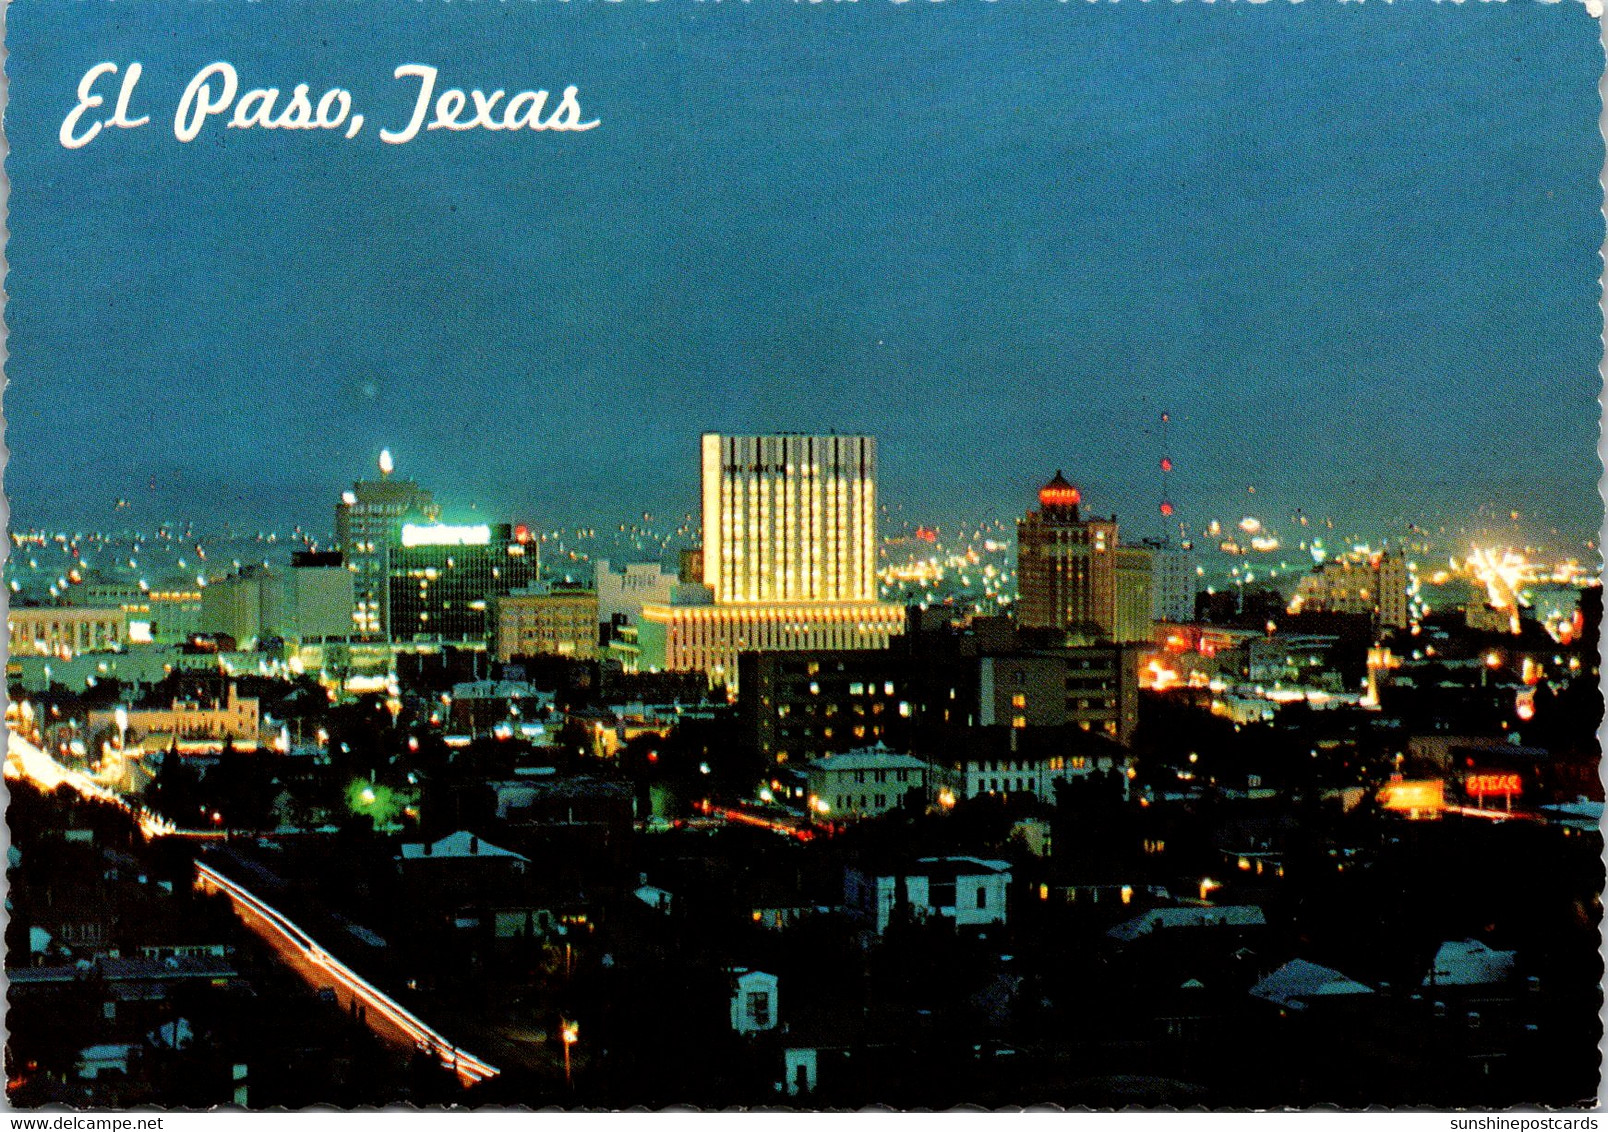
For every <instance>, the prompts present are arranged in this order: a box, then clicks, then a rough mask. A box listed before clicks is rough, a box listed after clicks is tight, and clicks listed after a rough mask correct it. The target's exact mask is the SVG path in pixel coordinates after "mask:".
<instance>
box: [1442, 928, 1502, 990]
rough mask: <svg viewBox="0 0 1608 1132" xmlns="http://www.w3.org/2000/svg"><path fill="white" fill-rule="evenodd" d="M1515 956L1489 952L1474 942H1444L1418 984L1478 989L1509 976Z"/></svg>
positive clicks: (1466, 940)
mask: <svg viewBox="0 0 1608 1132" xmlns="http://www.w3.org/2000/svg"><path fill="white" fill-rule="evenodd" d="M1516 954H1517V953H1516V952H1512V951H1493V950H1491V949H1490V948H1489V947H1487V946H1485V944H1483V943H1481V942H1480V941H1479V940H1477V939H1460V940H1447V941H1446V942H1445V943H1443V944H1441V946H1440V950H1439V951H1437V952H1436V953H1435V962H1434V963H1433V964H1432V965H1431V966H1430V969H1429V974H1427V975H1425V976H1424V981H1423V983H1422V984H1421V985H1423V986H1426V987H1428V986H1439V987H1482V986H1489V985H1490V984H1492V983H1500V982H1503V981H1505V980H1507V979H1509V978H1511V977H1512V975H1513V960H1514V957H1515V955H1516Z"/></svg>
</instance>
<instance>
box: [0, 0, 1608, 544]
mask: <svg viewBox="0 0 1608 1132" xmlns="http://www.w3.org/2000/svg"><path fill="white" fill-rule="evenodd" d="M8 24H9V28H8V33H9V50H10V58H9V61H8V64H7V66H8V70H9V73H10V76H11V82H12V85H11V104H10V110H9V114H8V118H7V130H8V132H9V135H10V140H11V146H12V154H11V158H10V162H9V166H8V171H9V173H10V176H11V180H12V189H11V194H12V195H11V205H10V208H11V212H10V229H11V237H10V244H9V250H8V254H9V259H10V265H11V267H10V275H9V277H8V280H7V287H8V289H9V292H10V305H9V307H8V309H7V319H8V322H9V325H10V332H11V338H10V343H9V348H10V351H11V358H10V362H9V365H8V375H9V379H10V385H9V388H8V390H7V393H6V402H5V410H6V417H7V424H8V428H7V436H6V439H7V442H8V444H9V447H10V449H11V451H12V454H11V462H10V464H9V466H8V468H7V475H6V490H7V492H8V494H9V497H10V500H11V506H12V516H13V524H14V525H15V526H19V527H28V526H32V525H51V524H61V525H66V526H69V527H79V528H90V527H97V526H99V527H103V528H107V527H112V526H120V525H128V524H129V523H131V522H136V521H137V522H149V521H152V520H157V519H163V518H189V519H193V520H194V521H196V522H197V523H198V524H199V525H203V526H213V525H217V524H221V523H224V522H232V523H245V524H251V523H260V524H265V525H266V524H290V523H296V522H300V523H304V524H306V525H307V526H309V527H310V528H311V529H313V530H315V531H325V530H327V529H328V526H329V523H330V511H331V505H332V504H333V502H334V500H335V498H336V497H337V495H338V493H339V491H340V490H341V488H342V487H343V486H345V485H346V484H348V483H349V482H350V481H351V480H352V479H354V478H356V477H357V476H358V475H359V474H360V473H362V472H364V471H365V469H368V468H370V467H372V461H373V459H374V457H375V456H376V455H377V453H378V451H379V449H380V448H381V447H382V446H389V447H390V448H391V449H392V451H393V452H394V453H395V455H396V458H397V461H398V464H399V468H400V470H401V471H402V472H403V473H406V474H410V475H412V476H415V477H417V478H419V479H420V480H422V481H424V482H425V483H427V484H428V485H429V486H432V487H434V488H435V489H436V491H437V494H438V496H440V497H443V498H445V499H447V500H448V501H452V502H457V503H460V504H467V503H471V502H473V503H478V504H479V505H480V506H481V508H482V509H483V510H485V511H488V512H495V513H502V514H504V515H507V516H508V517H511V518H520V519H525V520H528V521H532V522H537V523H542V524H549V525H556V524H559V523H579V522H597V523H600V524H603V523H612V522H615V521H618V520H621V519H629V518H631V517H632V516H633V515H634V514H637V513H640V512H642V511H645V510H646V511H654V512H657V513H660V514H667V513H675V514H680V513H683V512H687V511H692V510H694V508H695V503H696V500H695V494H696V488H697V434H698V433H699V432H700V431H702V430H706V429H712V430H722V431H738V432H747V431H780V430H793V431H828V430H837V431H851V432H852V431H864V432H869V433H872V434H874V435H876V436H877V437H878V438H879V441H880V445H881V459H882V471H881V482H882V497H883V501H884V502H885V503H888V504H890V505H892V504H900V505H902V506H903V507H904V508H905V513H906V514H914V515H925V514H932V515H934V516H942V517H950V516H955V515H967V516H983V515H986V516H988V517H1001V518H1003V517H1007V516H1009V515H1012V514H1016V513H1018V512H1019V511H1020V509H1021V508H1022V507H1023V506H1024V505H1025V504H1026V503H1027V501H1028V500H1029V499H1030V497H1031V492H1032V490H1033V489H1034V488H1035V487H1036V486H1037V485H1038V484H1039V483H1040V482H1042V480H1044V479H1045V478H1047V477H1048V476H1049V475H1050V473H1052V472H1053V471H1054V470H1055V469H1056V468H1057V467H1063V468H1065V469H1066V471H1067V474H1068V475H1069V476H1071V477H1072V478H1074V479H1076V480H1077V481H1078V482H1079V483H1080V484H1081V485H1082V486H1083V488H1084V494H1085V498H1086V500H1088V502H1089V503H1090V504H1091V505H1092V506H1093V508H1094V509H1095V510H1098V511H1110V510H1112V509H1115V510H1117V511H1118V512H1119V514H1121V515H1122V516H1123V517H1124V519H1125V523H1126V524H1127V525H1126V526H1125V529H1134V530H1135V532H1136V533H1149V531H1150V530H1151V529H1154V530H1155V531H1156V532H1159V530H1160V528H1161V520H1160V519H1159V517H1158V516H1157V515H1156V502H1157V499H1158V498H1159V492H1160V488H1159V486H1158V479H1159V473H1158V471H1157V460H1158V458H1159V456H1160V455H1161V448H1160V440H1159V437H1158V436H1157V435H1156V428H1155V422H1156V420H1157V419H1158V417H1159V414H1160V413H1161V412H1162V411H1163V410H1168V411H1170V412H1171V414H1172V419H1173V423H1172V426H1171V448H1172V452H1171V454H1172V456H1173V458H1174V460H1175V461H1176V463H1177V470H1176V471H1175V472H1174V473H1173V486H1172V488H1171V494H1172V496H1173V498H1174V500H1175V502H1177V503H1178V505H1179V508H1180V513H1181V514H1182V515H1185V516H1194V517H1196V518H1198V519H1199V520H1200V521H1202V522H1203V521H1204V520H1205V518H1207V517H1210V516H1220V517H1222V518H1224V519H1225V520H1230V519H1233V518H1237V516H1238V515H1239V514H1268V515H1272V514H1276V513H1278V512H1279V511H1280V509H1284V513H1285V514H1287V513H1288V510H1289V509H1292V508H1295V507H1303V508H1305V509H1306V511H1307V512H1308V513H1311V514H1325V513H1334V514H1337V515H1342V516H1348V517H1353V518H1359V517H1360V518H1362V519H1376V520H1377V526H1378V527H1379V528H1380V530H1381V533H1390V532H1391V531H1394V530H1396V529H1397V525H1399V524H1400V523H1403V522H1405V521H1406V519H1407V518H1418V519H1420V520H1421V521H1427V522H1430V523H1435V522H1452V523H1463V522H1465V521H1468V520H1470V519H1471V518H1472V517H1473V514H1474V511H1475V508H1476V507H1478V506H1480V505H1481V504H1484V505H1485V506H1486V507H1487V508H1488V509H1495V510H1498V511H1500V512H1501V513H1502V514H1504V515H1505V514H1506V512H1507V511H1508V509H1509V508H1514V509H1520V510H1521V511H1523V512H1524V514H1525V518H1526V520H1529V521H1532V522H1534V523H1536V524H1537V525H1538V527H1539V528H1545V527H1546V526H1547V525H1549V524H1550V525H1559V526H1561V527H1562V528H1563V529H1564V533H1565V534H1566V535H1568V536H1570V537H1581V538H1583V537H1590V536H1592V535H1594V534H1595V532H1596V529H1597V527H1598V525H1599V519H1600V510H1599V503H1598V498H1597V495H1596V488H1595V483H1596V479H1597V475H1598V465H1597V461H1596V455H1595V447H1596V437H1597V425H1598V417H1599V410H1598V406H1597V402H1596V397H1597V394H1598V392H1599V389H1600V380H1599V377H1598V360H1599V356H1600V353H1601V346H1600V340H1599V336H1600V333H1601V318H1600V314H1599V310H1598V305H1597V303H1598V277H1599V272H1600V261H1599V258H1598V250H1599V247H1600V245H1601V243H1602V219H1601V213H1600V205H1601V190H1600V188H1599V184H1598V177H1599V174H1600V171H1601V169H1602V167H1603V152H1602V144H1601V140H1600V138H1599V135H1598V128H1597V119H1598V109H1599V104H1598V97H1597V91H1596V81H1597V76H1598V73H1599V71H1600V70H1601V67H1602V51H1601V48H1600V46H1599V42H1598V29H1597V27H1596V25H1595V23H1594V22H1593V21H1592V20H1591V19H1590V18H1589V16H1588V15H1587V14H1586V12H1585V11H1584V9H1583V8H1582V7H1581V5H1580V4H1577V3H1573V2H1567V3H1558V4H1541V3H1531V2H1519V0H1515V2H1511V3H1502V4H1497V3H1468V4H1463V5H1453V4H1436V3H1430V2H1427V0H1402V2H1400V3H1396V4H1393V5H1387V4H1384V3H1379V2H1368V3H1363V4H1341V3H1337V2H1334V0H1307V2H1306V3H1302V4H1299V5H1290V4H1286V3H1282V2H1275V3H1269V4H1265V5H1260V6H1255V5H1250V4H1245V3H1239V4H1231V3H1217V4H1210V5H1208V4H1204V3H1187V4H1172V3H1149V4H1140V3H1135V2H1124V3H1121V4H1116V5H1111V4H1102V5H1094V4H1088V3H1081V2H1080V3H1065V4H1062V3H1056V2H1054V0H998V2H997V3H992V4H991V3H986V2H984V0H948V2H946V3H941V4H934V3H930V2H923V0H912V2H911V3H907V4H898V3H893V2H891V0H859V2H857V3H823V4H819V5H809V4H798V3H793V2H790V0H752V2H751V3H748V4H738V3H733V2H732V0H725V2H723V3H700V2H698V0H658V2H657V3H648V2H646V0H624V2H623V3H618V4H611V3H604V2H600V0H572V2H568V3H561V2H552V0H506V2H488V0H471V2H467V3H447V2H445V0H419V2H414V0H352V2H335V0H319V2H314V3H287V2H283V0H266V2H263V3H250V4H248V3H244V2H241V0H217V2H214V3H196V2H190V0H186V2H184V3H172V2H166V0H135V2H131V3H116V4H111V3H106V2H104V0H73V2H67V0H18V2H16V3H14V4H12V5H11V8H10V12H9V15H8ZM135 59H137V60H139V61H140V62H141V63H142V64H143V65H144V68H145V74H144V77H143V79H142V80H141V83H140V86H139V90H138V93H137V95H136V99H135V107H134V110H135V112H137V113H149V114H150V115H151V119H152V120H151V123H150V124H149V125H148V126H146V127H144V128H142V129H138V130H128V131H107V132H106V133H104V134H103V135H102V136H101V137H99V138H97V139H96V140H95V141H93V142H92V143H91V144H89V145H88V146H86V147H85V148H82V149H78V150H71V151H70V150H67V149H64V148H62V147H61V146H60V145H59V144H58V142H57V140H56V133H57V130H58V129H59V127H60V125H61V120H62V117H63V116H64V115H65V114H66V112H67V111H68V110H69V109H70V108H71V107H72V105H73V103H74V101H75V95H74V92H75V89H76V87H77V84H78V81H79V78H80V77H81V76H82V75H83V73H84V72H85V71H86V70H87V69H88V68H89V67H91V66H93V65H94V64H96V63H98V62H101V61H103V60H110V61H116V62H118V63H119V64H123V65H126V63H127V62H128V61H130V60H135ZM216 59H226V60H228V61H230V62H232V63H233V64H234V65H235V66H236V67H237V68H238V69H239V71H240V76H241V81H242V85H243V88H249V87H256V86H278V87H281V88H284V90H285V91H286V92H287V96H288V91H289V88H291V87H292V86H294V85H295V84H296V83H297V82H307V83H310V84H311V85H312V87H313V96H314V98H315V99H316V97H317V96H318V95H319V94H320V93H321V92H322V91H323V90H324V89H325V88H326V87H329V86H343V87H346V88H347V89H349V90H350V91H351V92H352V97H353V101H354V104H355V106H356V109H358V110H359V111H361V112H362V113H364V114H365V116H366V119H367V124H366V126H365V128H364V131H363V133H362V134H361V135H360V136H359V137H357V138H356V139H354V140H351V141H347V140H345V139H344V138H343V137H342V136H341V135H340V133H338V132H332V133H321V132H313V133H292V132H284V131H281V132H277V133H270V132H264V131H261V130H253V131H233V130H226V129H224V128H222V122H221V121H217V120H215V121H213V122H210V123H209V124H208V125H207V126H206V127H205V128H204V130H203V133H202V135H201V137H200V138H199V139H198V140H197V141H195V142H193V143H190V144H188V145H182V144H180V143H179V142H177V141H176V140H175V138H174V135H173V129H172V118H173V111H174V107H175V106H176V105H177V103H178V100H179V96H180V93H181V92H182V90H183V88H184V85H185V84H186V83H187V82H188V81H189V79H190V77H191V76H192V75H194V74H195V73H196V72H197V71H198V70H200V69H201V68H202V67H203V66H205V65H206V64H208V63H210V62H213V61H214V60H216ZM402 63H429V64H433V65H435V66H438V67H439V68H440V69H441V84H442V85H443V86H447V85H451V86H460V87H463V88H465V89H467V88H469V87H477V86H478V87H481V88H482V89H487V90H489V89H492V88H497V87H501V88H505V89H507V90H508V91H509V92H510V93H512V92H514V91H517V90H520V89H525V88H527V87H545V88H547V89H549V90H550V91H553V92H554V100H555V101H556V99H557V92H559V91H561V90H562V88H563V87H564V86H565V85H568V84H572V83H573V84H575V85H577V86H578V87H579V88H580V98H581V102H582V105H583V108H584V110H585V113H586V117H588V118H598V119H601V122H602V125H601V126H599V127H598V128H597V129H595V130H592V131H589V132H586V133H571V134H555V133H528V132H527V133H518V134H490V133H487V132H485V131H483V130H480V131H473V132H464V133H449V132H447V131H435V132H431V133H427V134H426V133H421V135H420V136H419V137H418V138H417V139H416V140H415V141H413V142H411V143H409V144H407V145H403V146H391V145H385V144H382V143H381V141H380V140H379V137H378V132H379V130H380V129H381V128H393V129H394V128H396V127H397V126H399V125H400V124H401V122H403V121H404V120H405V119H406V117H407V116H408V112H409V110H410V108H411V96H412V92H413V90H414V89H415V88H416V84H415V83H413V82H412V81H407V82H402V81H398V80H395V79H393V78H392V77H391V75H392V71H393V70H394V68H395V67H396V66H397V65H399V64H402ZM115 82H116V80H115V79H111V80H107V79H103V80H102V85H101V87H99V88H98V89H100V90H101V91H103V92H104V93H107V94H108V95H113V94H115ZM110 103H111V98H110V97H109V98H108V106H107V108H106V109H108V110H109V108H110ZM103 112H104V111H103ZM1251 485H1255V486H1256V487H1257V491H1258V494H1257V495H1256V496H1255V497H1254V499H1252V498H1250V497H1248V495H1247V491H1246V489H1247V487H1248V486H1251ZM119 497H122V498H126V499H128V500H130V502H131V504H132V506H131V507H130V508H129V509H128V510H127V511H124V512H121V513H116V512H114V511H113V505H114V501H115V500H117V499H118V498H119ZM1130 516H1131V518H1130Z"/></svg>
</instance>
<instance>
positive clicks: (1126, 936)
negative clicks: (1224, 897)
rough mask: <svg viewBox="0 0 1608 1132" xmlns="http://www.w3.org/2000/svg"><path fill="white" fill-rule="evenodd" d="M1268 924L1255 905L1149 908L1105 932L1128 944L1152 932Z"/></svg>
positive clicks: (1248, 926)
mask: <svg viewBox="0 0 1608 1132" xmlns="http://www.w3.org/2000/svg"><path fill="white" fill-rule="evenodd" d="M1266 923H1267V917H1266V916H1264V915H1263V914H1262V909H1260V908H1258V907H1257V906H1256V905H1254V904H1225V905H1222V906H1219V907H1208V908H1152V909H1150V911H1148V912H1146V913H1144V914H1143V915H1139V916H1135V917H1134V918H1133V919H1131V920H1127V921H1124V922H1123V923H1120V924H1118V925H1117V926H1116V927H1114V928H1112V929H1111V930H1110V931H1108V932H1106V935H1107V936H1108V937H1109V938H1111V939H1115V940H1119V941H1121V942H1122V943H1131V942H1132V941H1133V940H1136V939H1138V938H1139V937H1141V936H1145V935H1150V934H1151V933H1153V932H1164V931H1172V930H1174V929H1181V928H1219V927H1233V928H1250V927H1261V926H1263V925H1264V924H1266Z"/></svg>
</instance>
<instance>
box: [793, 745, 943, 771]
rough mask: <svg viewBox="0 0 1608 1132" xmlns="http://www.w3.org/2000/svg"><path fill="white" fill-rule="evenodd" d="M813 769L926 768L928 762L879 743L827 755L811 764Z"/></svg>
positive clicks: (810, 767)
mask: <svg viewBox="0 0 1608 1132" xmlns="http://www.w3.org/2000/svg"><path fill="white" fill-rule="evenodd" d="M809 769H810V770H811V771H833V770H926V769H927V764H926V763H925V762H923V761H922V760H921V759H918V758H916V757H915V756H914V755H902V754H900V753H899V752H897V751H890V750H889V749H888V748H886V747H884V746H882V744H880V743H879V744H877V745H876V746H875V747H866V748H864V749H862V750H858V751H843V752H841V753H839V754H836V755H827V756H826V757H825V758H820V759H816V760H815V761H814V762H813V763H811V764H810V766H809Z"/></svg>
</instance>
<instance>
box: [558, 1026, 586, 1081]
mask: <svg viewBox="0 0 1608 1132" xmlns="http://www.w3.org/2000/svg"><path fill="white" fill-rule="evenodd" d="M559 1032H560V1034H561V1035H562V1036H563V1039H564V1084H566V1085H568V1086H570V1087H571V1088H573V1087H574V1082H573V1081H572V1079H571V1078H570V1046H572V1045H574V1044H575V1043H576V1042H578V1041H580V1040H581V1027H580V1025H579V1024H578V1023H575V1022H564V1021H563V1020H562V1019H560V1026H559Z"/></svg>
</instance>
